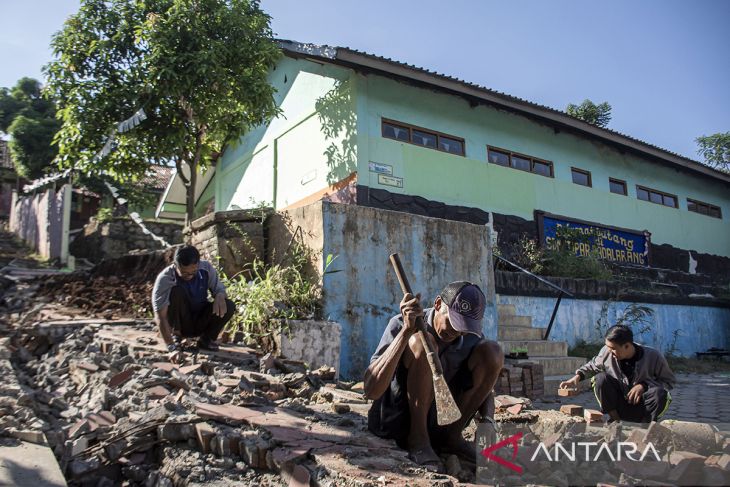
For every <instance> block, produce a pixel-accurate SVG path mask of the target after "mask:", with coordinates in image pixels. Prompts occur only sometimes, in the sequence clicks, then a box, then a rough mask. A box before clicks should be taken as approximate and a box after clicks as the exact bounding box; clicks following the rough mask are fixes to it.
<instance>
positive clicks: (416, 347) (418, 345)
mask: <svg viewBox="0 0 730 487" xmlns="http://www.w3.org/2000/svg"><path fill="white" fill-rule="evenodd" d="M418 335H419V333H414V334H413V335H411V337H410V338H409V339H408V353H406V354H405V362H404V364H405V366H406V367H410V366H411V363H412V362H413V360H426V352H427V351H426V349H425V348H424V346H423V342H422V341H421V337H419V336H418ZM422 335H423V337H424V338H425V339H426V341H427V342H428V343H429V345H431V350H433V351H436V350H438V345H437V344H436V339H435V338H434V337H433V335H431V334H430V333H423V334H422Z"/></svg>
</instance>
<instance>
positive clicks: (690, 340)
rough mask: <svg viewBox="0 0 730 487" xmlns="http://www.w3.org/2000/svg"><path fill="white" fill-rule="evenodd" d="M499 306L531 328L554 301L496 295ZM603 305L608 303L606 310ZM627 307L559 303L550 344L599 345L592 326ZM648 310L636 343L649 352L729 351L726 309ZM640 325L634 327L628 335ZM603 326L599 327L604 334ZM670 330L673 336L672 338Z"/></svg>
mask: <svg viewBox="0 0 730 487" xmlns="http://www.w3.org/2000/svg"><path fill="white" fill-rule="evenodd" d="M499 302H500V304H514V305H515V308H516V309H517V314H518V315H525V316H532V326H536V327H546V326H547V325H548V323H549V321H550V315H551V314H552V311H553V307H554V306H555V298H541V297H532V296H505V295H500V296H499ZM606 303H608V305H607V307H605V308H604V306H606ZM630 304H631V303H629V302H624V301H612V302H607V301H597V300H587V299H567V298H563V300H562V302H561V303H560V308H559V309H558V314H557V316H556V318H555V323H554V324H553V328H552V330H551V332H550V339H551V340H557V341H567V342H568V345H569V346H574V345H575V344H576V343H578V342H579V341H580V340H584V341H586V342H588V343H592V342H595V343H602V342H603V336H602V334H601V332H599V329H598V327H597V326H596V323H597V321H598V320H599V319H602V322H603V323H610V324H613V323H615V322H616V320H617V319H618V317H621V316H623V313H624V311H625V310H626V307H627V306H629V305H630ZM638 304H641V305H643V306H648V307H649V308H651V309H652V310H654V314H653V316H651V317H649V324H650V325H651V329H650V330H649V331H647V332H645V333H643V334H641V335H638V336H637V337H636V341H637V342H639V343H644V344H646V345H649V346H651V347H655V348H657V349H659V350H662V351H663V352H667V351H669V350H670V348H671V347H672V345H673V344H674V348H675V352H674V353H675V355H680V356H694V353H695V352H704V351H706V350H707V349H709V348H711V347H718V348H725V349H730V309H728V308H717V307H705V306H682V305H671V304H646V303H638ZM642 326H643V325H637V326H636V327H634V332H635V333H636V330H638V329H640V328H642ZM605 330H606V327H604V328H603V331H604V332H605ZM675 331H676V332H677V333H678V334H679V335H678V337H677V339H676V340H675V339H674V333H675Z"/></svg>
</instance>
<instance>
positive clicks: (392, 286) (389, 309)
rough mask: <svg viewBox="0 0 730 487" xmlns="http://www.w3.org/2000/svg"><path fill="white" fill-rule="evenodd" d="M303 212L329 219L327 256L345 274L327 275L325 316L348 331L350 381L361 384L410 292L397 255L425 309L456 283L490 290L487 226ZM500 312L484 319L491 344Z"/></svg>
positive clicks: (320, 207) (329, 206) (326, 209)
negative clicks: (395, 262)
mask: <svg viewBox="0 0 730 487" xmlns="http://www.w3.org/2000/svg"><path fill="white" fill-rule="evenodd" d="M298 211H299V214H300V215H306V214H311V218H310V220H311V221H313V222H315V221H317V220H318V217H317V215H318V214H321V215H322V233H321V234H322V235H323V237H324V238H323V247H320V248H322V255H324V256H326V255H328V254H332V255H334V256H337V259H336V260H335V261H334V263H333V264H332V265H331V268H330V269H329V270H341V272H337V273H327V274H325V275H324V276H323V291H324V309H323V315H324V318H325V319H328V320H332V321H336V322H338V323H340V324H341V325H342V337H341V357H342V359H341V374H342V376H343V377H347V378H352V379H357V378H361V377H362V374H363V372H364V371H365V369H366V368H367V365H368V363H369V359H370V356H371V355H372V353H373V352H374V351H375V348H376V346H377V344H378V342H379V340H380V337H381V336H382V333H383V330H384V329H385V326H386V325H387V324H388V321H389V319H390V318H391V317H392V316H393V315H395V314H397V313H398V312H399V311H398V304H399V303H400V299H401V298H402V296H403V293H402V292H401V290H400V286H399V284H398V280H397V279H396V277H395V273H394V272H393V270H392V268H391V265H390V262H389V260H388V257H389V255H390V254H391V253H394V252H397V253H398V254H399V255H400V258H401V261H402V262H403V265H404V267H405V269H406V272H407V273H408V278H409V280H410V282H411V285H412V287H413V289H414V291H416V292H420V293H421V296H422V298H423V304H424V306H431V305H432V304H433V300H434V298H435V297H436V295H437V294H438V293H439V292H440V291H441V289H442V288H443V286H444V285H445V284H447V283H449V282H451V281H456V280H469V281H472V282H475V283H478V284H479V285H480V286H481V287H482V289H484V290H485V291H487V283H488V282H489V277H488V276H489V273H490V271H491V256H488V247H487V242H488V237H487V229H486V227H484V226H482V225H472V224H469V223H462V222H455V221H450V220H441V219H437V218H427V217H422V216H418V215H411V214H408V213H401V212H393V211H383V210H375V209H373V208H363V207H359V206H355V205H343V204H335V203H327V202H324V203H321V202H320V203H317V204H313V205H310V206H308V207H305V208H302V209H299V210H298ZM317 224H318V222H317ZM492 304H493V303H492ZM494 308H495V307H494V306H493V305H492V306H490V310H489V313H488V319H486V320H485V330H484V331H485V334H486V336H489V337H496V321H495V320H494V319H493V310H494Z"/></svg>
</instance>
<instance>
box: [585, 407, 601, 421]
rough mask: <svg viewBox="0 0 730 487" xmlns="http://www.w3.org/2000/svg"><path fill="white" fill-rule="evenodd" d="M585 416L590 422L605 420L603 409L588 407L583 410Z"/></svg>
mask: <svg viewBox="0 0 730 487" xmlns="http://www.w3.org/2000/svg"><path fill="white" fill-rule="evenodd" d="M583 417H584V418H585V420H586V421H588V422H589V423H595V422H600V421H603V413H602V412H601V411H596V410H595V409H586V410H584V411H583Z"/></svg>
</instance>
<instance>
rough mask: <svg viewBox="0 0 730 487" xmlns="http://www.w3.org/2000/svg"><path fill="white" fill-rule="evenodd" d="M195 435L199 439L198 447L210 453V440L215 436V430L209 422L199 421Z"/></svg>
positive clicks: (205, 452)
mask: <svg viewBox="0 0 730 487" xmlns="http://www.w3.org/2000/svg"><path fill="white" fill-rule="evenodd" d="M195 435H196V437H197V439H198V447H199V448H200V451H202V452H203V453H204V454H206V455H207V454H208V453H210V442H211V440H213V437H214V436H215V430H214V429H213V428H212V427H211V426H210V425H209V424H208V423H197V424H196V425H195Z"/></svg>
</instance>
